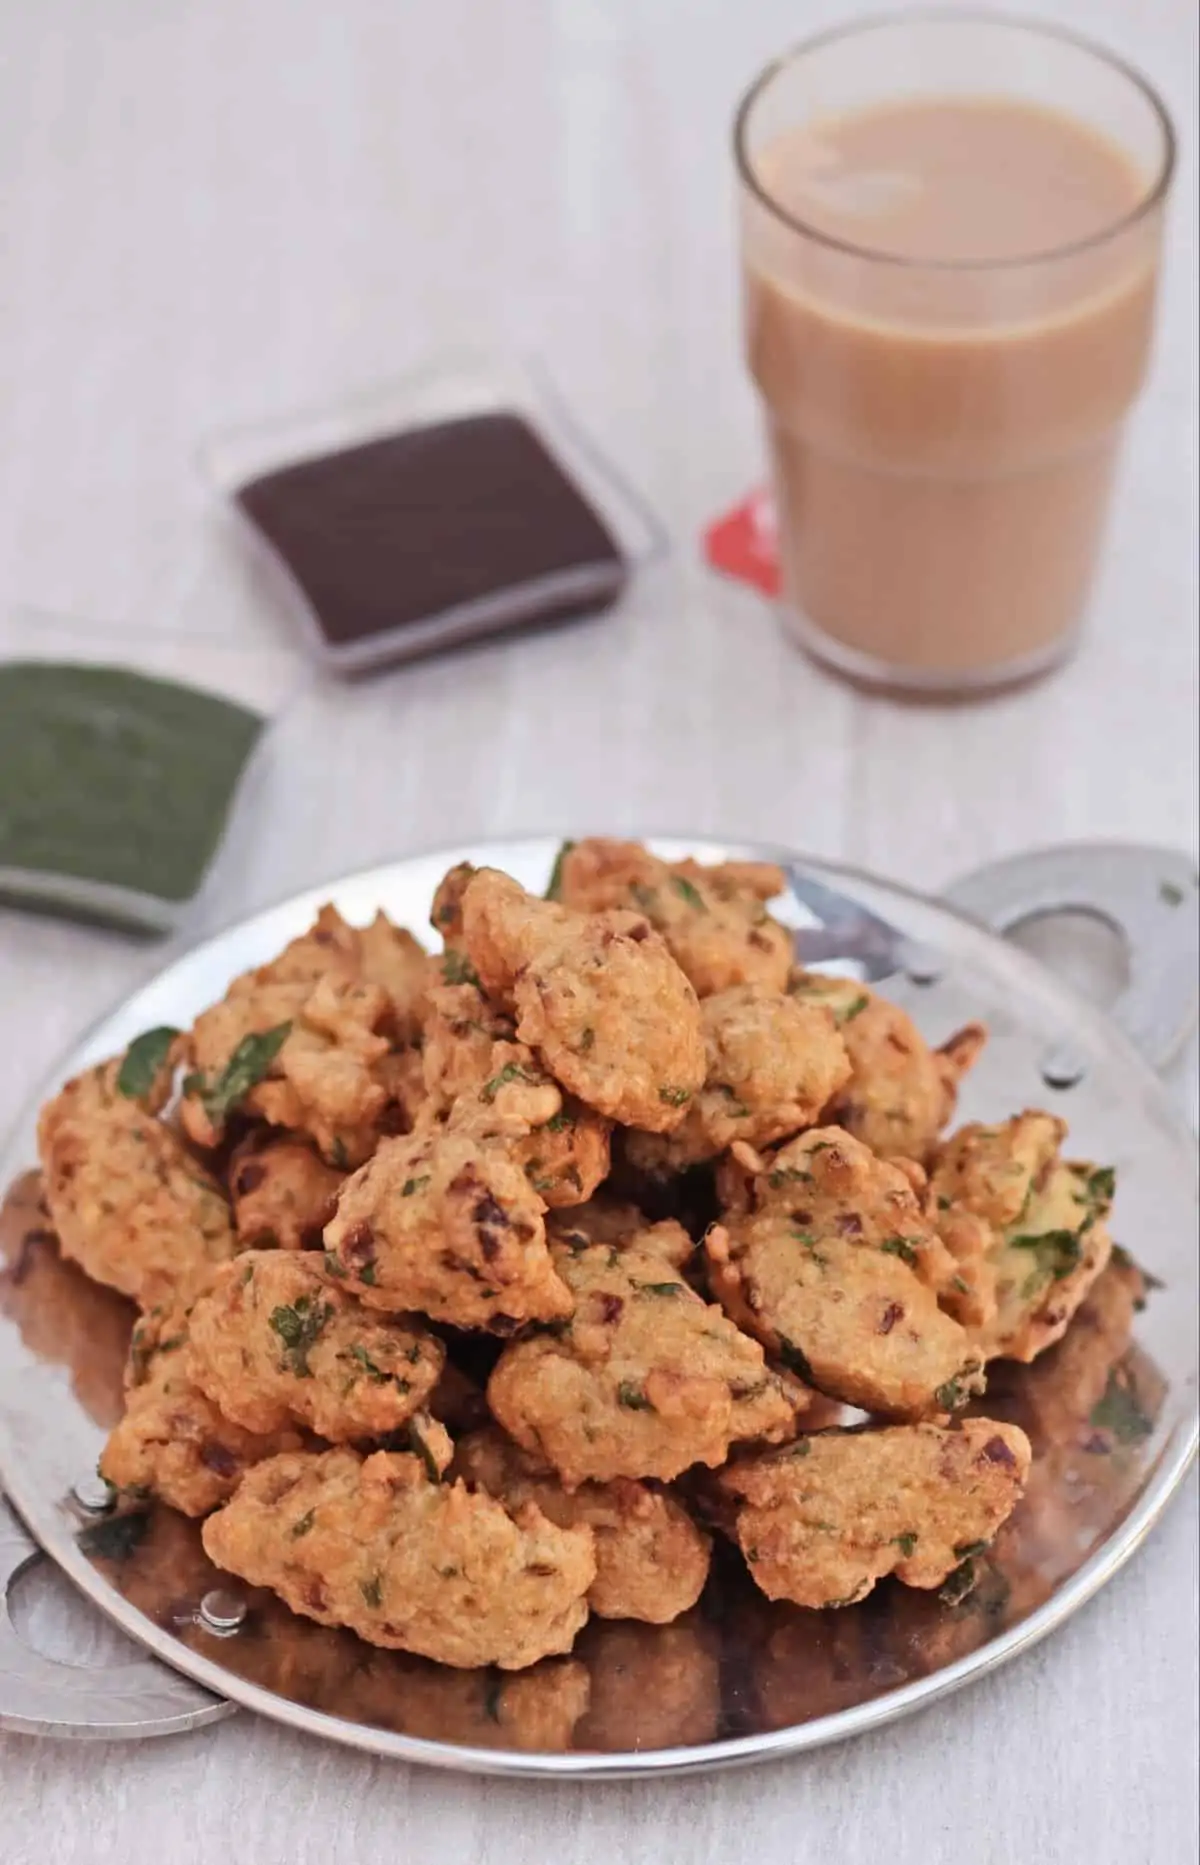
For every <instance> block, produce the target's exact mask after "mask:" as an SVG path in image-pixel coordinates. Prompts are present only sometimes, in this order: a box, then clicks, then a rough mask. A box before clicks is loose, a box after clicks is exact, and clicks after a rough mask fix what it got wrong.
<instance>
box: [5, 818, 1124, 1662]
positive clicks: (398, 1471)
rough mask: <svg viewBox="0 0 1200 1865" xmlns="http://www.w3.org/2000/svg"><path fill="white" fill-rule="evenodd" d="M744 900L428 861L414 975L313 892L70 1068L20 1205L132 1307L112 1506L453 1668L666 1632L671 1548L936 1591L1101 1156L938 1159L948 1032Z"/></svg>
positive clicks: (860, 1589) (1003, 1448)
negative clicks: (582, 1636)
mask: <svg viewBox="0 0 1200 1865" xmlns="http://www.w3.org/2000/svg"><path fill="white" fill-rule="evenodd" d="M782 888H783V876H782V874H781V873H780V871H779V870H778V869H776V868H775V867H773V866H770V865H769V864H761V863H743V862H728V863H725V864H723V865H721V866H713V867H705V866H702V865H700V864H698V863H696V862H693V861H678V862H667V861H663V860H660V859H659V858H658V857H657V856H655V855H654V854H652V853H650V852H649V851H648V850H647V849H645V848H644V847H642V846H641V845H640V844H637V843H628V842H616V841H610V840H604V839H599V838H596V839H591V840H587V841H581V842H578V843H575V844H570V843H568V844H565V845H564V847H563V849H562V851H561V853H560V856H559V859H558V862H557V863H556V865H555V870H554V874H553V877H552V879H551V884H550V888H549V891H548V894H547V897H545V898H538V897H536V896H534V895H531V894H529V893H527V892H526V891H525V889H524V888H522V887H521V886H519V885H518V883H517V882H516V881H514V880H512V879H510V878H509V877H508V876H507V875H505V874H502V873H499V872H497V871H496V870H493V869H487V868H481V869H474V868H471V867H468V866H465V865H464V866H460V867H457V868H454V869H452V870H451V872H450V873H448V874H447V875H446V876H445V878H444V880H443V881H442V883H441V885H440V886H439V888H438V890H437V894H436V896H435V899H434V902H433V910H432V924H433V926H434V928H435V930H436V932H437V933H438V934H440V936H441V940H442V946H443V949H442V951H441V952H440V953H438V954H437V955H435V956H430V955H428V954H427V953H426V952H425V950H424V949H423V947H422V946H421V944H420V943H419V942H418V941H417V940H416V939H415V938H414V937H413V936H412V934H411V933H409V932H407V931H405V930H403V929H400V928H398V927H396V926H394V925H392V924H391V922H390V921H389V920H388V919H387V918H386V917H385V916H384V915H383V914H382V913H381V914H379V915H377V917H376V918H375V920H374V921H373V922H372V923H371V924H370V925H369V926H366V927H361V928H360V927H354V926H350V925H348V924H347V923H346V922H345V921H344V920H343V919H342V918H341V916H340V915H339V914H338V913H337V912H336V911H335V909H334V908H332V907H325V908H323V909H322V910H321V912H320V913H319V914H318V916H317V919H316V922H315V924H314V925H313V926H312V927H311V928H310V929H309V930H308V931H307V932H305V933H304V934H303V935H302V936H301V937H299V938H297V939H295V940H293V941H292V943H291V944H290V945H288V946H287V947H286V949H285V950H284V951H283V952H281V953H280V954H279V955H278V957H276V958H275V959H273V960H272V961H271V962H270V963H268V964H265V965H262V966H260V967H259V968H258V969H257V970H254V971H252V972H249V973H246V974H245V975H244V976H242V977H239V978H237V979H235V980H234V982H233V983H232V984H231V986H230V987H229V990H228V991H227V993H226V995H225V997H224V998H223V999H222V1000H221V1002H220V1003H218V1004H214V1005H213V1006H212V1007H211V1008H209V1009H207V1010H205V1011H204V1012H203V1013H202V1014H201V1015H200V1016H199V1017H198V1018H197V1020H196V1022H195V1023H194V1025H193V1026H192V1028H191V1029H190V1030H188V1031H177V1030H171V1029H159V1030H151V1031H147V1032H146V1033H145V1034H144V1035H143V1036H141V1037H139V1038H138V1039H137V1040H136V1041H135V1042H134V1043H132V1044H131V1045H130V1047H129V1049H128V1050H127V1051H126V1052H125V1054H124V1055H123V1056H119V1057H116V1058H114V1059H113V1060H111V1061H109V1062H106V1063H104V1064H102V1065H100V1066H98V1067H96V1068H93V1069H91V1070H89V1071H88V1072H87V1073H85V1074H83V1075H81V1076H79V1077H78V1078H77V1079H76V1080H74V1081H72V1082H70V1083H68V1085H67V1086H66V1087H65V1088H64V1089H63V1091H62V1092H61V1094H59V1095H58V1096H57V1097H56V1099H55V1100H53V1101H52V1102H50V1103H49V1104H48V1105H47V1107H46V1108H45V1109H44V1110H43V1113H42V1118H41V1123H40V1130H39V1141H40V1151H41V1161H42V1170H43V1177H44V1185H45V1198H46V1202H47V1205H48V1208H49V1211H50V1215H51V1218H52V1221H53V1224H54V1227H55V1230H56V1232H57V1234H58V1237H59V1240H60V1244H61V1248H62V1250H63V1252H64V1254H65V1255H67V1256H68V1257H70V1258H72V1259H73V1260H74V1261H75V1262H77V1263H78V1264H79V1265H80V1266H81V1267H82V1268H83V1269H84V1270H85V1271H86V1273H87V1274H88V1275H89V1276H91V1277H93V1278H94V1279H95V1280H96V1281H98V1282H102V1283H106V1284H108V1285H109V1286H111V1287H113V1288H116V1289H119V1290H120V1291H122V1292H123V1293H124V1294H125V1295H127V1296H129V1297H131V1298H132V1300H133V1301H134V1302H135V1303H136V1304H137V1306H138V1308H139V1310H140V1311H141V1314H140V1319H139V1320H138V1322H137V1325H136V1327H135V1329H134V1334H133V1341H132V1347H131V1352H130V1360H129V1368H128V1374H127V1394H128V1397H127V1410H126V1413H125V1416H124V1418H123V1419H122V1420H121V1422H120V1423H119V1424H118V1426H117V1427H116V1429H115V1430H114V1431H113V1433H112V1436H111V1437H110V1439H109V1441H108V1443H107V1445H106V1447H105V1450H104V1452H103V1455H102V1458H101V1463H100V1469H101V1472H102V1474H103V1475H104V1476H105V1478H106V1479H107V1480H108V1481H109V1483H110V1484H111V1485H112V1486H113V1488H114V1489H115V1490H116V1491H117V1492H118V1493H119V1494H118V1505H119V1506H120V1507H137V1506H140V1505H141V1504H143V1503H144V1502H145V1501H146V1500H148V1499H149V1498H157V1499H159V1500H160V1501H162V1502H164V1503H166V1504H168V1505H170V1506H171V1507H172V1508H174V1509H177V1510H180V1511H182V1512H183V1513H184V1514H185V1515H188V1516H193V1517H205V1518H207V1519H206V1520H205V1521H204V1525H203V1530H202V1534H203V1542H204V1547H205V1549H206V1551H207V1553H208V1555H209V1557H210V1558H211V1559H212V1560H213V1561H214V1562H216V1563H217V1565H219V1566H220V1567H222V1568H224V1569H226V1570H228V1571H229V1572H231V1573H233V1574H237V1575H239V1576H241V1577H242V1578H243V1579H244V1580H246V1581H247V1582H249V1583H251V1584H252V1585H255V1586H261V1587H266V1588H270V1589H273V1590H274V1592H275V1593H277V1594H278V1595H279V1596H280V1598H281V1599H282V1600H284V1601H285V1602H286V1604H287V1605H288V1606H290V1607H291V1608H292V1609H293V1610H294V1611H296V1612H298V1613H302V1614H305V1615H307V1616H308V1617H309V1618H312V1619H315V1620H317V1621H319V1622H320V1623H322V1624H325V1625H340V1626H347V1627H350V1628H351V1629H352V1630H353V1631H355V1632H357V1633H358V1634H359V1635H360V1636H361V1637H362V1638H364V1639H366V1640H368V1641H370V1642H371V1643H373V1644H376V1645H382V1646H392V1647H396V1648H399V1649H402V1650H405V1651H409V1652H414V1653H418V1654H421V1655H423V1656H426V1657H429V1658H433V1659H436V1660H439V1661H441V1662H442V1663H444V1664H449V1665H455V1666H461V1667H473V1666H482V1665H488V1664H495V1665H498V1666H500V1667H502V1668H504V1669H510V1670H518V1669H521V1668H523V1667H525V1666H527V1665H531V1664H534V1663H535V1662H536V1661H537V1660H538V1659H540V1658H542V1657H543V1656H546V1655H547V1654H551V1653H560V1652H566V1651H568V1650H569V1649H570V1648H571V1645H572V1643H573V1641H574V1639H575V1637H576V1635H577V1633H578V1632H579V1630H580V1628H581V1626H582V1625H583V1624H584V1622H585V1620H586V1619H587V1617H588V1615H589V1613H596V1614H598V1615H601V1616H602V1617H604V1618H613V1619H634V1620H641V1621H645V1622H648V1623H653V1624H665V1623H666V1622H668V1621H670V1620H673V1619H675V1618H676V1617H678V1616H679V1615H680V1614H681V1613H684V1612H686V1611H687V1609H688V1608H689V1607H690V1606H692V1605H693V1604H694V1603H695V1601H696V1600H697V1598H698V1597H699V1595H700V1593H701V1591H702V1589H703V1588H704V1585H705V1581H706V1578H707V1576H708V1570H709V1562H710V1555H711V1550H712V1540H711V1535H712V1533H713V1532H716V1533H718V1534H721V1535H724V1536H727V1537H728V1538H729V1540H730V1541H731V1542H732V1543H733V1544H734V1545H736V1547H737V1548H739V1549H740V1551H741V1553H742V1555H743V1556H744V1558H745V1562H746V1564H747V1567H748V1570H749V1573H750V1575H751V1576H752V1578H753V1580H754V1581H755V1582H756V1583H757V1585H758V1587H760V1588H761V1589H762V1591H763V1593H765V1594H766V1595H767V1596H768V1597H769V1598H771V1599H786V1600H790V1601H793V1602H795V1603H796V1604H797V1605H800V1606H805V1607H813V1608H820V1607H829V1606H841V1605H848V1604H851V1603H852V1602H854V1601H857V1600H860V1599H862V1598H863V1597H864V1596H865V1595H866V1594H867V1593H869V1592H870V1591H871V1589H872V1587H873V1586H874V1585H875V1583H876V1581H877V1580H879V1579H881V1578H882V1577H884V1576H885V1575H889V1574H894V1575H895V1576H896V1577H897V1579H898V1580H900V1581H902V1582H903V1583H905V1584H906V1585H908V1586H912V1587H922V1588H935V1587H938V1586H940V1585H942V1584H943V1583H944V1582H946V1581H947V1579H948V1578H949V1577H951V1576H953V1575H955V1574H956V1573H958V1572H960V1571H961V1570H962V1569H963V1567H964V1564H965V1563H967V1562H969V1561H970V1560H971V1558H972V1557H973V1556H974V1555H975V1554H977V1553H978V1552H979V1551H980V1550H981V1549H982V1548H983V1547H985V1546H986V1545H987V1544H988V1543H989V1542H990V1540H991V1538H992V1537H993V1536H994V1535H995V1533H996V1531H997V1529H998V1528H999V1526H1000V1525H1001V1523H1002V1522H1003V1521H1004V1520H1005V1519H1006V1517H1007V1516H1008V1515H1009V1514H1010V1513H1011V1511H1012V1509H1013V1508H1014V1506H1015V1504H1016V1503H1017V1501H1018V1499H1019V1497H1020V1495H1021V1492H1022V1488H1023V1485H1024V1482H1025V1478H1026V1476H1027V1473H1028V1470H1029V1463H1030V1447H1029V1443H1028V1440H1027V1439H1026V1437H1025V1435H1024V1433H1023V1432H1022V1431H1021V1430H1019V1429H1018V1428H1017V1427H1016V1426H1015V1425H1012V1424H1008V1423H1003V1422H998V1421H995V1420H991V1419H988V1418H986V1417H981V1416H979V1415H978V1410H979V1408H978V1395H979V1394H980V1393H982V1391H983V1389H984V1384H985V1377H986V1368H987V1363H988V1362H989V1361H990V1360H992V1359H994V1358H998V1357H999V1358H1005V1359H1009V1360H1020V1361H1030V1360H1032V1359H1034V1358H1035V1356H1036V1355H1038V1354H1039V1353H1040V1352H1041V1351H1042V1350H1043V1349H1044V1348H1046V1347H1048V1346H1050V1345H1051V1344H1052V1343H1053V1342H1054V1341H1056V1340H1058V1339H1059V1338H1060V1336H1061V1335H1062V1334H1063V1333H1064V1331H1065V1330H1066V1328H1067V1326H1068V1324H1069V1322H1070V1320H1071V1317H1072V1316H1073V1314H1074V1313H1075V1311H1076V1309H1077V1308H1078V1307H1079V1305H1080V1303H1081V1302H1082V1300H1083V1298H1084V1296H1085V1294H1086V1292H1087V1290H1088V1289H1089V1287H1090V1286H1091V1284H1092V1283H1093V1282H1094V1280H1095V1279H1096V1277H1097V1276H1098V1275H1099V1273H1100V1272H1101V1270H1102V1269H1103V1268H1104V1266H1105V1263H1106V1261H1107V1260H1108V1256H1109V1252H1110V1249H1111V1243H1110V1239H1109V1235H1108V1232H1107V1230H1106V1228H1105V1221H1104V1220H1105V1217H1106V1214H1107V1211H1108V1208H1109V1204H1110V1202H1111V1198H1112V1190H1113V1179H1112V1173H1111V1171H1107V1170H1104V1169H1100V1168H1096V1167H1094V1166H1091V1165H1086V1164H1079V1163H1073V1162H1071V1161H1068V1160H1064V1159H1063V1158H1062V1157H1061V1147H1062V1142H1063V1139H1064V1135H1065V1128H1064V1125H1063V1123H1062V1122H1061V1121H1060V1120H1057V1119H1055V1118H1053V1117H1052V1116H1051V1115H1049V1114H1046V1113H1041V1112H1037V1111H1030V1112H1025V1113H1021V1114H1018V1115H1016V1116H1015V1117H1014V1118H1012V1119H1009V1120H1006V1121H1004V1122H1002V1123H1001V1124H999V1125H996V1126H981V1125H970V1126H965V1127H962V1128H961V1129H960V1130H959V1131H957V1132H954V1133H951V1134H950V1135H949V1137H943V1130H944V1129H945V1127H946V1126H947V1123H948V1122H949V1120H950V1118H951V1115H952V1113H953V1109H954V1104H955V1098H956V1090H957V1084H958V1082H959V1079H960V1077H961V1076H962V1075H963V1073H964V1072H965V1070H966V1069H968V1068H969V1067H970V1066H971V1064H972V1062H973V1061H974V1060H975V1058H976V1056H977V1055H978V1053H979V1051H980V1049H981V1047H982V1045H983V1042H984V1040H985V1033H984V1031H983V1030H982V1029H981V1028H980V1027H978V1026H971V1027H969V1028H967V1029H964V1030H961V1031H959V1032H958V1033H957V1034H956V1035H954V1036H953V1037H951V1039H950V1040H949V1041H948V1042H947V1043H945V1044H944V1045H943V1047H942V1048H940V1049H937V1050H932V1049H930V1048H929V1047H928V1045H927V1044H926V1043H925V1041H924V1040H923V1039H922V1037H921V1036H920V1035H919V1033H918V1032H917V1030H916V1028H915V1026H914V1025H913V1023H912V1021H911V1020H910V1018H909V1017H908V1016H907V1015H906V1013H905V1012H904V1011H903V1010H901V1009H899V1008H898V1007H897V1006H896V1005H894V1004H891V1003H889V1002H888V1001H886V1000H885V999H884V998H882V997H880V996H878V995H877V994H876V993H875V992H873V991H871V990H869V989H867V988H866V987H864V986H862V985H860V984H858V983H855V982H853V981H849V980H846V979H842V978H834V977H829V976H823V975H818V974H815V973H806V972H803V971H800V970H797V969H796V967H795V965H794V961H793V944H792V937H791V934H790V933H789V931H788V930H787V929H786V928H785V927H784V926H783V925H781V924H780V923H778V921H776V920H775V919H773V918H772V916H771V914H770V912H769V911H768V907H767V902H768V901H770V900H771V899H772V898H773V897H774V896H776V895H777V894H779V893H780V892H781V891H782ZM967 1406H970V1411H969V1413H968V1414H967V1415H965V1416H963V1417H961V1418H957V1417H956V1414H958V1413H960V1412H961V1411H962V1410H963V1408H964V1407H967ZM845 1407H857V1408H860V1409H861V1411H862V1412H865V1413H866V1414H868V1417H867V1420H866V1422H865V1423H864V1422H862V1421H861V1419H854V1418H853V1416H852V1415H848V1414H847V1413H846V1412H845V1410H844V1409H843V1408H845Z"/></svg>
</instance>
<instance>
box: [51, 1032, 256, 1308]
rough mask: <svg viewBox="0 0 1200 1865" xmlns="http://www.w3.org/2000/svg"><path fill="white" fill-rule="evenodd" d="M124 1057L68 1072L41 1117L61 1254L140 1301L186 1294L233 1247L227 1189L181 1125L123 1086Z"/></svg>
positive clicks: (169, 1299)
mask: <svg viewBox="0 0 1200 1865" xmlns="http://www.w3.org/2000/svg"><path fill="white" fill-rule="evenodd" d="M120 1069H121V1064H120V1061H119V1060H113V1061H111V1062H103V1063H101V1064H99V1066H97V1067H96V1068H91V1069H87V1070H85V1072H84V1073H83V1074H82V1075H77V1076H76V1077H75V1079H74V1080H73V1081H69V1082H68V1083H67V1084H66V1086H65V1088H63V1089H62V1091H61V1093H59V1094H57V1095H56V1096H55V1097H54V1099H53V1100H52V1101H48V1102H47V1103H46V1105H45V1107H44V1108H43V1109H42V1112H41V1118H40V1119H39V1121H38V1152H39V1155H40V1157H41V1162H42V1174H43V1181H44V1191H45V1198H46V1205H47V1208H48V1210H49V1213H50V1219H51V1222H52V1223H53V1225H54V1229H55V1232H56V1233H57V1236H58V1240H59V1245H60V1247H61V1249H62V1253H63V1255H64V1256H67V1257H70V1258H71V1259H72V1261H74V1262H77V1263H78V1264H79V1266H80V1268H81V1269H83V1270H85V1271H86V1273H87V1274H88V1275H89V1276H90V1277H91V1278H92V1280H93V1281H94V1282H103V1283H106V1284H107V1285H108V1287H109V1288H113V1289H119V1290H120V1292H121V1293H122V1295H129V1296H132V1298H133V1300H134V1301H135V1302H137V1304H138V1306H139V1307H141V1308H152V1307H154V1306H156V1305H157V1304H159V1303H162V1302H174V1301H186V1300H187V1299H188V1298H189V1297H190V1296H191V1295H192V1294H194V1293H195V1291H196V1289H197V1288H199V1287H201V1286H202V1285H203V1284H204V1283H205V1282H206V1281H207V1280H208V1278H209V1276H210V1275H211V1274H212V1272H213V1270H214V1269H215V1268H216V1266H217V1265H218V1264H219V1263H223V1262H225V1261H226V1260H227V1259H228V1258H229V1257H231V1256H232V1255H233V1253H234V1251H235V1249H236V1247H237V1245H236V1242H235V1239H234V1234H233V1224H232V1221H231V1218H230V1211H229V1206H228V1205H227V1204H226V1202H225V1199H224V1197H223V1196H222V1193H221V1189H220V1187H219V1186H218V1184H217V1183H216V1181H215V1179H213V1178H212V1177H211V1176H210V1174H209V1173H208V1172H206V1171H205V1170H204V1168H203V1167H202V1166H201V1165H200V1164H199V1162H198V1161H197V1160H196V1159H194V1158H193V1157H192V1155H191V1154H190V1153H189V1152H188V1150H187V1148H186V1146H185V1145H184V1144H183V1142H182V1141H181V1140H180V1138H179V1136H178V1134H176V1133H174V1132H173V1131H172V1130H171V1129H170V1128H169V1127H167V1126H165V1125H164V1124H163V1122H162V1121H161V1120H158V1119H156V1118H155V1116H154V1115H153V1114H152V1113H149V1112H147V1110H146V1108H145V1107H144V1106H143V1105H142V1104H141V1102H140V1101H138V1100H134V1099H132V1098H131V1097H130V1096H129V1095H127V1094H123V1093H122V1092H121V1089H120V1088H119V1086H118V1079H119V1076H120Z"/></svg>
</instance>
